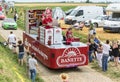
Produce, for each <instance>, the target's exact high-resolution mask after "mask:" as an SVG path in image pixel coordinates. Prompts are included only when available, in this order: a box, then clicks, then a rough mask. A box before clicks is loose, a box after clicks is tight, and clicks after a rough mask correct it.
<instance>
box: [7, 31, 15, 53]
mask: <svg viewBox="0 0 120 82" xmlns="http://www.w3.org/2000/svg"><path fill="white" fill-rule="evenodd" d="M7 41H8V44H9V48H10V49H12V51H13V52H14V53H16V36H15V34H13V32H12V31H11V32H10V35H9V36H8V40H7Z"/></svg>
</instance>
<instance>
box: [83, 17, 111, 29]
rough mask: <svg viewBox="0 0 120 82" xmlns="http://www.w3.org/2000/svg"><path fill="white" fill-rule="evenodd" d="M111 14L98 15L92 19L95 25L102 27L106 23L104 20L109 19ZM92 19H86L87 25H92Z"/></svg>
mask: <svg viewBox="0 0 120 82" xmlns="http://www.w3.org/2000/svg"><path fill="white" fill-rule="evenodd" d="M108 18H109V16H107V15H101V16H97V17H96V18H95V19H91V23H93V24H94V25H95V27H101V26H103V25H104V22H105V21H106V20H108ZM89 21H90V20H87V21H85V26H87V27H88V26H90V23H89Z"/></svg>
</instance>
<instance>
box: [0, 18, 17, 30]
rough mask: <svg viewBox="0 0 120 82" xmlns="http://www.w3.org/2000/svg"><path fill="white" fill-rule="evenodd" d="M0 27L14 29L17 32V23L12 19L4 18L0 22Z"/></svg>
mask: <svg viewBox="0 0 120 82" xmlns="http://www.w3.org/2000/svg"><path fill="white" fill-rule="evenodd" d="M2 27H3V28H4V29H15V30H17V23H16V22H15V21H14V19H13V18H5V19H4V20H3V22H2Z"/></svg>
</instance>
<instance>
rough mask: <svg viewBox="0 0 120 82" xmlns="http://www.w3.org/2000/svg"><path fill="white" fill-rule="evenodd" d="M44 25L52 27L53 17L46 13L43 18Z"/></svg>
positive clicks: (47, 27)
mask: <svg viewBox="0 0 120 82" xmlns="http://www.w3.org/2000/svg"><path fill="white" fill-rule="evenodd" d="M42 25H43V26H45V28H46V29H49V28H52V18H51V17H48V16H47V15H45V16H44V19H43V20H42Z"/></svg>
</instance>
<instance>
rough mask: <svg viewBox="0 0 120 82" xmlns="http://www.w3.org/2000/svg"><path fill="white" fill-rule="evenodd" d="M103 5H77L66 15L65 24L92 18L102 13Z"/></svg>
mask: <svg viewBox="0 0 120 82" xmlns="http://www.w3.org/2000/svg"><path fill="white" fill-rule="evenodd" d="M103 13H104V12H103V7H99V6H78V7H76V8H75V9H74V10H73V11H72V12H71V13H70V15H68V16H66V18H65V23H66V24H74V23H76V22H81V21H86V20H90V19H93V18H95V17H97V16H99V15H103Z"/></svg>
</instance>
